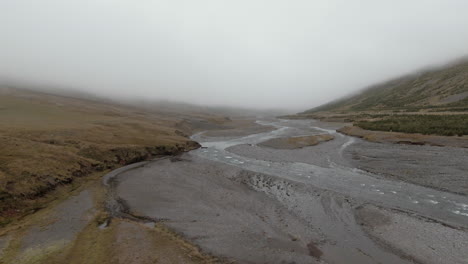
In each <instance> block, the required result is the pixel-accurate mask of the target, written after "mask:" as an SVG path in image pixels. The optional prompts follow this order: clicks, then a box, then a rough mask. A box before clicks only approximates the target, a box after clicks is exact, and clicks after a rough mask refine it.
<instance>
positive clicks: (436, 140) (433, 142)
mask: <svg viewBox="0 0 468 264" xmlns="http://www.w3.org/2000/svg"><path fill="white" fill-rule="evenodd" d="M337 131H338V132H340V133H343V134H345V135H348V136H353V137H358V138H362V139H365V140H367V141H370V142H377V143H391V144H408V145H429V146H437V147H456V148H468V136H462V137H458V136H450V137H449V136H436V135H423V134H409V133H401V132H386V131H371V130H366V129H362V128H360V127H358V126H345V127H342V128H340V129H337Z"/></svg>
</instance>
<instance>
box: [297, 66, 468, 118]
mask: <svg viewBox="0 0 468 264" xmlns="http://www.w3.org/2000/svg"><path fill="white" fill-rule="evenodd" d="M359 111H393V112H395V111H404V112H408V111H411V112H417V111H431V112H439V111H468V60H463V61H460V62H457V63H455V64H451V65H449V66H444V67H440V68H435V69H431V70H428V71H424V72H421V73H418V74H411V75H407V76H404V77H401V78H397V79H394V80H391V81H388V82H384V83H381V84H377V85H373V86H370V87H368V88H366V89H364V90H362V91H361V92H360V93H358V94H356V95H353V96H350V97H347V98H343V99H340V100H337V101H334V102H331V103H328V104H325V105H322V106H319V107H316V108H313V109H310V110H307V111H305V112H303V113H300V114H313V113H317V112H336V113H340V112H341V113H344V112H359Z"/></svg>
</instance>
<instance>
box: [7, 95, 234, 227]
mask: <svg viewBox="0 0 468 264" xmlns="http://www.w3.org/2000/svg"><path fill="white" fill-rule="evenodd" d="M155 109H157V110H151V109H149V107H146V108H145V109H142V108H138V107H132V106H129V105H122V104H117V103H109V102H102V101H99V100H98V99H96V100H91V99H82V98H76V97H66V96H58V95H53V94H47V93H40V92H33V91H27V90H18V89H12V88H4V87H3V88H0V149H1V151H0V212H1V214H0V225H1V224H5V223H7V222H8V221H9V219H11V218H15V217H17V216H21V215H23V214H26V213H28V212H32V211H34V210H36V209H37V208H41V207H43V206H44V205H45V200H47V199H49V198H50V199H53V197H49V198H47V197H46V196H47V195H48V194H49V193H51V192H52V191H54V190H55V189H57V188H58V187H60V186H65V185H66V186H69V185H73V184H74V185H77V184H79V183H80V182H81V181H83V180H86V178H87V177H88V176H90V175H98V176H99V175H102V174H103V173H105V171H107V170H109V169H112V168H115V167H118V166H122V165H125V164H129V163H133V162H136V161H141V160H145V159H149V158H152V157H156V156H159V155H168V154H176V153H178V152H181V151H186V150H190V149H194V148H197V147H198V144H197V143H196V142H193V141H191V140H190V139H189V138H188V135H189V134H190V133H192V132H193V131H195V130H197V129H209V128H210V127H216V128H219V127H223V125H222V124H223V123H225V122H228V121H229V120H228V119H225V118H223V117H219V116H215V115H212V114H210V113H201V112H198V113H189V112H183V111H179V112H177V113H174V112H172V114H170V113H171V111H172V110H171V109H169V110H164V109H162V108H160V107H155ZM41 199H42V200H41Z"/></svg>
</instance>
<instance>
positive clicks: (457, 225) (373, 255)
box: [116, 121, 468, 263]
mask: <svg viewBox="0 0 468 264" xmlns="http://www.w3.org/2000/svg"><path fill="white" fill-rule="evenodd" d="M259 123H260V124H263V125H268V126H272V127H275V128H276V129H275V130H273V131H268V132H262V133H256V134H250V135H247V136H238V137H236V136H235V134H236V133H237V132H235V134H234V135H231V136H232V137H228V138H227V136H228V133H227V132H224V133H223V137H218V138H217V137H206V135H205V136H204V135H203V134H198V135H196V136H195V137H194V139H196V140H197V141H199V142H200V143H201V144H202V146H203V148H202V149H199V150H195V151H192V152H190V153H189V154H184V155H182V156H181V157H180V159H173V160H172V161H171V160H170V159H166V160H161V161H158V162H154V163H148V164H146V165H145V166H143V167H140V168H137V169H134V170H129V171H126V172H124V173H122V174H120V175H118V177H117V182H118V184H117V188H116V193H117V194H118V196H119V198H120V199H122V200H123V201H125V203H126V205H128V208H129V210H130V211H131V214H134V215H138V216H144V217H146V219H151V221H155V222H158V221H161V222H163V223H164V224H165V225H167V226H169V227H170V228H172V229H173V230H174V231H176V232H178V233H180V234H182V235H183V236H185V237H186V238H187V239H188V240H189V241H192V242H193V243H194V244H196V245H198V246H200V247H201V249H202V250H203V251H205V252H207V253H209V254H213V255H216V256H219V257H222V258H225V259H226V260H228V261H230V260H233V261H237V262H239V263H290V262H295V263H314V262H320V263H414V262H417V263H437V262H434V261H435V260H437V259H442V258H443V259H446V260H447V261H448V262H444V263H463V262H460V261H461V260H462V259H463V258H464V257H465V253H464V251H463V247H462V246H457V245H464V244H463V243H464V239H465V238H466V231H465V230H466V229H467V228H468V205H467V204H468V198H467V197H466V196H464V195H456V194H452V193H448V192H443V191H438V190H436V189H431V188H425V187H421V186H419V185H414V184H411V183H406V182H403V181H400V180H396V179H395V178H391V177H387V176H385V175H386V174H388V173H389V171H392V172H394V173H395V174H398V175H404V174H401V173H398V169H399V167H400V165H401V167H403V168H404V167H405V166H410V165H411V164H412V165H414V166H415V169H417V168H418V167H419V166H421V171H422V172H421V178H423V177H422V174H427V173H428V172H427V171H425V170H424V168H423V167H422V166H423V165H424V164H426V163H429V162H430V163H431V164H432V166H430V170H431V172H430V173H433V174H434V175H442V174H446V175H452V176H450V177H455V178H456V177H458V178H460V179H463V177H465V175H464V165H463V164H466V163H464V162H463V159H464V158H465V157H466V155H464V156H461V157H460V161H459V163H456V162H455V163H448V164H447V163H446V162H447V161H448V160H447V158H449V157H451V156H452V155H454V154H455V152H456V151H461V150H460V149H456V150H454V149H453V148H440V147H437V148H438V153H444V154H441V155H440V156H435V155H433V156H431V155H429V156H428V155H424V154H423V153H427V149H421V146H409V145H391V146H392V147H389V146H390V145H384V144H379V143H370V142H364V141H362V140H359V139H355V138H352V137H347V136H345V135H342V134H339V133H337V132H336V131H335V129H337V128H338V127H339V124H336V125H333V124H329V123H321V122H310V121H273V122H271V121H264V122H259ZM324 132H325V133H329V134H331V135H333V136H335V139H333V140H331V141H329V142H324V143H322V144H319V145H316V146H311V147H305V148H301V149H273V148H265V147H260V146H258V144H260V143H261V142H265V141H268V140H271V139H275V138H281V137H293V136H303V135H304V134H309V135H319V134H323V133H324ZM366 144H374V145H373V147H370V146H367V145H366ZM418 148H419V149H418ZM424 148H435V147H430V146H424ZM378 151H380V152H382V153H385V154H384V155H382V158H377V160H379V162H380V163H376V164H371V163H370V162H363V161H362V160H363V159H357V158H356V156H357V155H373V154H372V153H374V152H378ZM408 151H410V152H411V151H412V152H413V153H412V154H411V155H412V157H413V159H408V157H407V156H405V154H404V153H410V152H408ZM418 151H420V152H418ZM454 151H455V152H454ZM417 153H420V154H421V158H418V155H414V154H417ZM452 162H454V160H453V159H452ZM382 164H385V165H382ZM454 164H455V165H454ZM456 164H458V165H456ZM365 165H368V167H370V168H373V169H374V172H370V171H371V169H370V168H367V169H366V170H367V171H369V172H366V171H364V170H363V169H360V168H363V167H364V166H365ZM385 169H387V171H385ZM465 171H466V170H465ZM454 172H455V173H454ZM377 173H379V174H377ZM402 177H404V176H402ZM434 179H435V178H432V179H431V178H430V177H429V178H427V179H426V180H427V181H428V182H432V184H434V185H435V184H436V183H435V181H434ZM410 182H411V181H410ZM452 184H454V183H452ZM429 185H430V184H429ZM453 187H454V186H450V184H448V185H447V186H446V188H447V189H456V188H453ZM461 188H463V187H461ZM452 192H459V191H452ZM368 205H374V207H372V208H373V209H372V210H371V209H368V208H371V207H368ZM363 208H365V209H363ZM382 219H390V220H389V221H390V222H388V223H386V222H385V221H382ZM392 221H393V222H392ZM383 223H386V224H383ZM418 225H419V226H418ZM415 226H418V228H412V227H415ZM428 229H429V230H431V235H427V234H425V232H427V230H428ZM392 230H395V231H394V233H392V234H390V233H391V232H392ZM384 233H387V234H388V236H387V235H381V234H384ZM398 236H401V237H406V238H405V239H406V240H405V241H407V243H401V241H399V240H398V239H396V238H397V237H398ZM410 238H411V239H412V240H411V239H410ZM419 238H420V239H419ZM436 240H437V241H436ZM408 241H409V242H408ZM411 241H413V242H411ZM442 245H443V246H442ZM422 248H433V249H432V250H433V251H432V253H431V254H429V255H428V253H427V252H426V251H425V250H423V249H422ZM431 261H432V262H431Z"/></svg>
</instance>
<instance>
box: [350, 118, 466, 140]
mask: <svg viewBox="0 0 468 264" xmlns="http://www.w3.org/2000/svg"><path fill="white" fill-rule="evenodd" d="M355 125H356V126H359V127H361V128H363V129H367V130H378V131H394V132H404V133H421V134H426V135H443V136H455V135H458V136H462V135H468V115H465V114H462V115H395V116H389V117H386V118H384V119H382V120H377V121H359V122H356V123H355Z"/></svg>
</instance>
